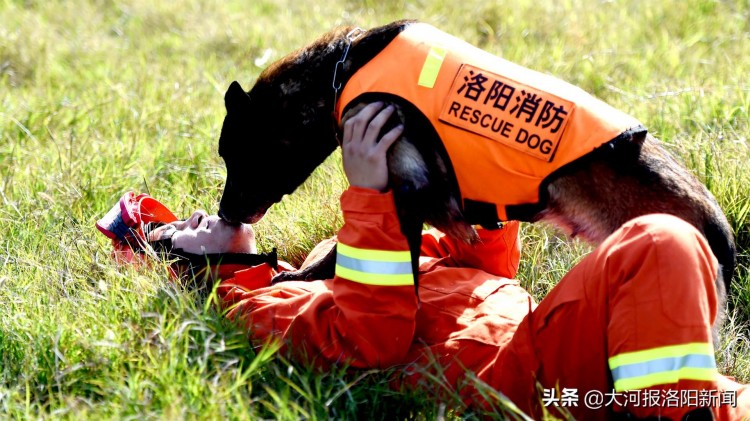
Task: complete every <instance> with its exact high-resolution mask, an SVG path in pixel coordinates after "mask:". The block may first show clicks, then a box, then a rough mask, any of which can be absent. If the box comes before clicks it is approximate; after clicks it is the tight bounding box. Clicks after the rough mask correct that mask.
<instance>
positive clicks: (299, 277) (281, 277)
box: [271, 270, 309, 285]
mask: <svg viewBox="0 0 750 421" xmlns="http://www.w3.org/2000/svg"><path fill="white" fill-rule="evenodd" d="M307 280H309V279H307V276H305V274H304V273H303V272H302V271H297V270H295V271H286V272H280V273H278V274H276V276H274V277H273V278H271V284H272V285H273V284H277V283H279V282H287V281H307Z"/></svg>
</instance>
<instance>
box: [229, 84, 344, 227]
mask: <svg viewBox="0 0 750 421" xmlns="http://www.w3.org/2000/svg"><path fill="white" fill-rule="evenodd" d="M261 76H263V75H261ZM290 83H291V82H287V83H286V84H279V83H275V82H272V81H270V80H266V79H265V78H263V77H261V78H259V80H258V82H256V84H255V86H254V87H253V89H251V90H250V92H247V93H246V92H245V91H244V90H243V89H242V87H241V86H240V84H239V83H237V82H232V84H231V85H230V86H229V89H228V90H227V92H226V95H225V97H224V102H225V106H226V111H227V114H226V117H225V118H224V124H223V126H222V129H221V136H220V138H219V155H220V156H221V157H222V158H223V159H224V163H225V165H226V169H227V179H226V184H225V187H224V192H223V194H222V197H221V202H220V204H219V215H220V216H221V218H222V219H224V220H226V221H227V222H230V223H240V222H245V223H255V222H257V221H259V220H260V219H261V218H262V217H263V215H265V213H266V211H267V210H268V208H270V207H271V206H272V205H273V204H274V203H277V202H279V201H280V200H281V198H282V197H283V196H284V195H285V194H290V193H292V192H293V191H294V190H295V189H296V188H297V186H299V185H300V184H302V183H303V182H304V181H305V179H307V177H308V176H309V175H310V174H311V173H312V171H313V170H314V169H315V167H316V166H318V165H319V164H320V163H321V162H323V160H325V158H326V156H328V155H329V154H330V153H331V152H332V151H333V150H334V149H335V147H336V142H335V137H334V136H335V135H334V132H333V130H334V129H333V126H332V124H331V120H330V119H321V118H318V117H317V116H316V113H315V110H313V109H312V108H311V106H310V105H309V104H310V102H313V103H314V100H313V101H308V102H307V104H308V105H299V106H296V105H295V101H297V102H299V103H300V104H302V103H303V101H304V100H303V99H301V98H295V97H298V96H301V95H300V94H299V92H301V91H299V92H296V93H295V92H292V91H291V89H290V88H289V86H290ZM309 99H310V98H309ZM309 99H308V100H309ZM324 122H325V123H327V124H328V126H325V123H324ZM326 132H327V133H326ZM316 136H317V137H321V136H322V137H329V138H330V141H329V142H327V143H329V144H330V146H329V147H328V148H323V147H321V142H320V141H319V140H317V139H312V138H311V137H313V138H314V137H316Z"/></svg>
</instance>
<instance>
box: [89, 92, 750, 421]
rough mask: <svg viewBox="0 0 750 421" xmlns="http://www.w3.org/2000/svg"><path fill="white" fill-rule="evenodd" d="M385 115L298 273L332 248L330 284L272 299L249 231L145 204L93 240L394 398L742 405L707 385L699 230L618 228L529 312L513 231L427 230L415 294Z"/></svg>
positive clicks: (303, 356) (707, 267)
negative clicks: (158, 255) (200, 282)
mask: <svg viewBox="0 0 750 421" xmlns="http://www.w3.org/2000/svg"><path fill="white" fill-rule="evenodd" d="M390 113H392V109H391V108H382V105H381V104H371V105H368V106H367V107H366V108H364V109H363V110H362V111H360V113H359V114H358V115H357V116H356V117H354V118H352V119H351V120H349V122H347V124H346V125H345V127H344V137H343V143H342V148H343V152H342V153H343V164H344V170H345V173H346V176H347V178H348V180H349V182H350V187H349V188H348V189H347V190H346V191H345V192H344V193H343V194H342V196H341V208H342V211H343V216H344V224H343V226H342V228H341V229H340V231H339V233H338V235H337V237H336V238H335V239H332V240H328V241H325V242H323V243H321V244H320V245H318V246H317V247H316V248H315V249H314V250H313V251H312V252H311V254H310V255H309V256H308V258H307V260H306V261H305V262H304V263H303V266H306V265H308V264H309V263H310V262H312V261H314V260H315V259H316V258H318V257H321V256H324V255H325V254H326V252H327V251H328V250H329V249H330V247H333V246H334V245H336V247H337V267H336V275H335V276H334V278H333V279H327V280H318V281H312V282H301V281H290V282H283V283H277V284H274V285H271V278H272V276H273V275H274V274H275V273H277V272H276V269H274V267H273V266H274V265H275V263H276V262H275V259H274V257H275V256H273V255H271V256H267V255H266V256H263V255H257V254H254V253H257V250H256V246H255V235H254V232H253V230H252V228H251V227H250V226H249V225H239V226H231V225H228V224H227V223H225V222H224V221H222V220H221V219H220V218H218V217H217V216H209V215H207V214H206V213H205V212H196V213H194V214H193V215H192V216H191V217H190V218H188V219H186V220H184V221H177V218H176V217H175V216H174V215H172V214H171V212H169V211H168V209H166V208H163V205H160V204H158V202H156V201H155V200H154V199H152V198H150V197H148V196H140V199H137V197H136V196H134V195H131V196H128V197H129V200H130V202H128V203H131V204H136V206H135V208H133V207H132V206H131V208H133V209H136V210H135V211H133V212H130V213H132V214H134V215H141V216H140V217H138V216H128V215H130V213H128V212H125V214H126V217H125V218H122V217H121V218H120V219H128V218H130V219H131V220H133V219H135V220H138V221H137V223H136V224H134V225H133V226H135V234H136V235H130V236H128V233H127V232H125V231H122V230H121V231H122V233H124V234H122V235H120V236H118V235H116V234H113V233H112V231H117V230H116V229H109V228H108V227H112V226H117V224H116V223H114V222H113V221H115V220H117V214H118V207H117V206H116V207H115V208H114V209H113V211H112V212H111V213H110V214H108V217H106V218H104V219H103V220H102V221H100V224H99V225H100V229H102V231H103V232H105V233H107V234H108V235H110V236H111V237H112V238H113V239H114V242H115V245H116V247H117V249H118V252H120V253H127V252H128V250H132V249H133V248H134V249H136V250H138V249H140V250H144V249H148V250H165V251H167V252H169V253H171V254H170V256H172V257H175V256H176V258H177V261H178V262H182V264H183V267H185V266H187V267H190V268H191V269H192V273H193V274H195V273H196V271H200V270H204V269H206V268H207V267H208V268H211V269H212V270H211V276H212V277H213V278H216V279H219V278H220V279H221V283H220V284H219V285H218V287H217V288H216V292H217V295H218V297H219V300H220V302H221V305H222V306H224V307H225V308H226V309H227V310H228V311H227V313H226V314H227V317H229V318H231V319H234V320H239V321H241V322H242V324H243V325H244V326H245V327H246V329H247V332H248V335H249V337H250V340H251V341H252V342H253V343H254V344H257V345H259V346H260V345H263V344H266V343H268V342H269V341H280V343H281V352H283V353H285V354H286V355H288V356H290V357H291V358H294V359H296V360H297V361H300V362H302V363H310V364H314V365H316V366H318V367H321V368H325V367H327V366H330V365H337V364H345V365H347V366H348V367H352V368H355V369H356V368H362V369H365V368H391V367H394V366H401V367H403V370H402V376H401V378H400V379H399V380H398V382H396V383H398V384H401V385H412V386H419V385H420V384H427V382H426V381H425V379H427V378H432V379H434V378H435V377H437V378H438V379H440V380H441V381H443V382H444V383H445V384H446V385H448V386H449V387H450V388H452V389H453V391H456V392H458V393H459V394H460V395H461V396H462V397H463V398H464V399H465V400H466V401H467V402H469V403H470V404H475V405H479V406H481V405H486V402H485V401H484V398H483V397H482V394H481V393H480V390H479V388H478V387H477V382H476V380H473V381H472V378H475V379H478V380H479V381H481V382H484V383H486V384H487V385H489V386H491V387H492V388H494V389H496V390H497V391H499V392H501V393H502V394H503V395H505V396H506V397H507V398H509V399H510V401H512V402H513V403H514V404H515V405H516V406H517V407H518V408H520V410H522V411H523V412H525V413H526V414H529V415H530V416H532V417H533V418H536V419H538V418H541V417H542V416H543V415H544V412H550V413H552V414H553V415H561V414H562V411H569V412H570V414H572V416H573V417H574V418H575V419H611V418H617V417H623V418H626V417H629V416H630V417H637V418H646V417H661V418H662V419H672V420H679V419H686V418H689V419H704V418H705V419H710V418H712V417H714V418H717V419H742V418H744V417H745V416H747V415H749V414H750V412H749V410H750V393H747V392H746V387H745V386H744V385H740V384H738V383H735V382H734V381H732V380H731V379H729V378H727V377H724V376H722V375H720V374H719V373H718V371H717V368H716V361H715V359H714V350H713V344H712V334H711V327H712V325H713V323H714V321H715V319H716V317H717V312H718V308H717V306H718V304H717V297H716V291H715V286H714V280H715V278H716V276H717V271H718V267H717V266H718V265H717V262H716V259H715V258H714V256H713V255H712V253H711V250H710V249H709V247H708V245H707V243H706V240H705V239H704V238H703V237H702V236H701V234H700V233H699V232H698V231H697V230H696V229H695V228H693V227H692V226H691V225H689V224H688V223H686V222H684V221H682V220H680V219H678V218H676V217H673V216H669V215H661V214H654V215H647V216H643V217H639V218H636V219H634V220H632V221H630V222H628V223H627V224H625V225H623V226H622V227H621V228H620V229H619V230H618V231H616V232H615V233H614V234H612V235H611V236H610V237H609V238H608V239H607V240H606V241H605V242H604V243H603V244H601V245H600V246H599V247H598V248H597V249H595V250H594V251H593V252H592V253H591V254H590V255H588V256H587V257H585V258H584V259H583V260H582V261H581V262H580V263H579V264H577V265H576V266H575V267H574V268H573V269H572V270H571V271H570V272H569V273H568V274H567V275H566V276H565V277H564V278H563V279H562V280H561V281H560V282H559V284H558V285H557V286H556V287H555V288H553V290H552V291H551V292H550V293H549V294H548V295H547V296H546V297H545V298H544V299H543V300H542V301H541V303H539V304H538V305H537V304H536V303H535V302H534V300H533V298H532V297H531V296H530V295H529V294H528V293H527V292H526V291H525V290H524V289H523V288H521V287H520V286H519V283H518V281H516V280H514V277H515V276H516V271H517V269H518V264H519V258H520V243H519V224H518V223H517V222H510V223H507V224H505V225H504V226H503V227H502V228H500V229H497V230H492V231H489V230H480V238H481V242H480V243H479V244H477V245H474V246H470V245H466V244H463V243H460V242H456V241H453V240H451V239H450V238H448V237H446V236H445V235H443V234H442V233H440V232H438V231H435V230H430V231H426V232H425V233H424V234H423V238H422V249H421V257H420V260H419V274H418V275H419V288H418V296H417V294H415V288H414V277H413V273H412V265H411V261H410V254H409V249H408V245H407V242H406V239H405V238H404V236H403V235H402V234H401V231H400V228H399V222H398V218H397V215H396V209H395V208H394V203H393V196H392V193H391V192H390V191H387V190H386V185H387V167H386V165H387V164H386V159H385V156H386V151H387V150H388V147H389V146H390V145H391V144H392V143H393V142H394V141H396V140H397V139H398V137H399V135H400V130H401V129H400V128H395V129H393V130H391V131H389V132H387V133H385V134H383V135H382V136H380V131H381V128H382V127H383V125H384V123H385V121H386V120H387V118H388V116H389V115H390ZM138 206H140V211H138V210H137V207H138ZM159 206H161V208H160V207H159ZM162 208H163V209H162ZM122 209H129V208H128V206H125V205H123V206H121V207H120V208H119V211H120V213H122ZM149 222H151V223H153V222H161V223H164V224H163V225H161V226H160V227H156V228H153V224H151V225H149V224H148V223H149ZM145 227H152V228H153V229H144V228H145ZM131 234H132V232H131ZM133 238H137V239H138V238H139V239H140V241H134V240H133ZM143 240H146V241H143ZM144 245H145V246H144ZM135 254H137V252H136V253H135ZM133 255H134V254H133V252H131V254H130V255H129V256H131V257H132V256H133ZM237 256H240V257H243V256H244V258H246V259H247V260H246V261H244V262H243V261H241V260H242V259H241V258H238V257H237ZM126 260H127V259H126ZM262 262H264V263H262ZM217 263H219V264H217ZM282 266H283V265H282ZM283 269H284V267H281V268H280V269H278V270H283ZM432 381H433V383H432V384H433V385H434V384H435V383H434V380H432Z"/></svg>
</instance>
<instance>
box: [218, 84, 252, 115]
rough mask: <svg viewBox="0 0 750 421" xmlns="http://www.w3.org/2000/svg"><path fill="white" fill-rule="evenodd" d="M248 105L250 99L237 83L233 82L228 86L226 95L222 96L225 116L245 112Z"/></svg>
mask: <svg viewBox="0 0 750 421" xmlns="http://www.w3.org/2000/svg"><path fill="white" fill-rule="evenodd" d="M249 105H250V97H249V96H248V95H247V93H245V91H244V90H243V89H242V86H241V85H240V84H239V82H237V81H236V80H235V81H234V82H232V84H231V85H229V89H227V93H226V94H224V106H226V108H227V114H230V113H235V112H241V111H242V110H246V109H247V107H248V106H249Z"/></svg>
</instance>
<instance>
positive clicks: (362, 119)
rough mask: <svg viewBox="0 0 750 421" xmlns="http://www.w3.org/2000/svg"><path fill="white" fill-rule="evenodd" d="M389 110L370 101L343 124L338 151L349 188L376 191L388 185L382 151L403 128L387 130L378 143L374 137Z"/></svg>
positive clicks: (391, 109) (384, 152)
mask: <svg viewBox="0 0 750 421" xmlns="http://www.w3.org/2000/svg"><path fill="white" fill-rule="evenodd" d="M393 111H394V107H393V105H389V106H387V107H385V108H383V103H382V102H373V103H372V104H368V105H367V106H366V107H364V108H362V109H361V110H360V111H359V112H358V113H357V114H356V115H354V117H352V118H350V119H349V120H347V121H346V123H344V141H343V142H342V144H341V149H342V156H343V160H344V173H345V174H346V178H347V179H349V184H350V185H352V186H357V187H363V188H368V189H373V190H378V191H384V190H385V188H386V187H387V186H388V163H387V160H386V152H388V148H390V147H391V145H392V144H393V142H395V141H396V140H397V139H398V138H399V137H400V136H401V133H403V131H404V126H403V125H398V126H396V127H395V128H393V129H391V130H390V131H388V133H386V134H384V135H383V136H382V137H380V141H378V136H379V135H380V130H381V129H382V128H383V126H384V125H385V123H386V122H387V121H388V118H390V116H391V115H392V114H393Z"/></svg>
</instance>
